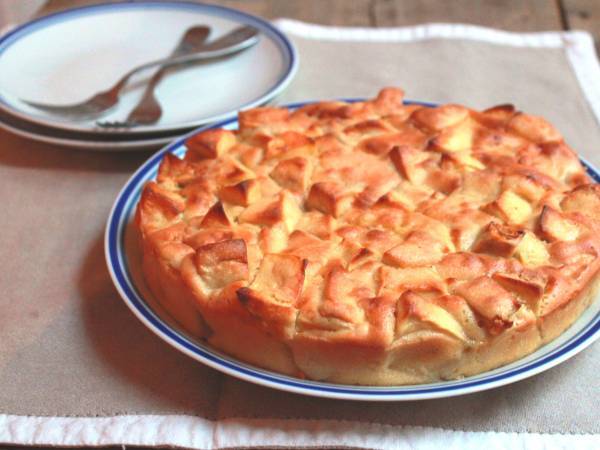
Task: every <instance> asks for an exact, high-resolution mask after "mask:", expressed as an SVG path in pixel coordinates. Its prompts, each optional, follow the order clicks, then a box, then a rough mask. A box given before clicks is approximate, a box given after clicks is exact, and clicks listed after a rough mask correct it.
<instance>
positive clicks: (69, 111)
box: [22, 100, 107, 119]
mask: <svg viewBox="0 0 600 450" xmlns="http://www.w3.org/2000/svg"><path fill="white" fill-rule="evenodd" d="M22 102H23V103H26V104H27V105H29V106H32V107H33V108H36V109H39V110H41V111H47V112H49V113H53V114H60V115H62V116H77V117H80V118H82V119H85V118H89V117H97V116H98V114H100V113H103V112H105V111H107V108H102V107H100V106H99V105H96V104H93V103H80V104H73V105H48V104H45V103H38V102H32V101H29V100H22Z"/></svg>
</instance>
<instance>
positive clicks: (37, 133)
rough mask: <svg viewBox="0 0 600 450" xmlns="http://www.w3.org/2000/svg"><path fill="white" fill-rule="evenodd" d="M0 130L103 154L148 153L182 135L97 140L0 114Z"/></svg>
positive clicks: (47, 142) (98, 138) (33, 139)
mask: <svg viewBox="0 0 600 450" xmlns="http://www.w3.org/2000/svg"><path fill="white" fill-rule="evenodd" d="M0 128H2V129H4V130H6V131H8V132H10V133H12V134H16V135H17V136H21V137H23V138H26V139H30V140H32V141H38V142H43V143H46V144H52V145H59V146H61V147H69V148H73V149H78V150H93V151H102V152H120V151H132V150H136V151H138V150H139V151H147V150H156V149H158V148H160V147H163V146H164V145H166V144H168V143H169V142H171V141H173V139H175V138H176V137H177V136H178V135H180V134H181V133H176V134H170V135H166V136H159V135H157V136H153V137H145V138H142V137H138V138H137V139H124V137H120V138H119V139H114V138H113V139H104V140H101V139H100V138H101V137H103V136H102V135H99V136H98V137H96V138H90V137H89V136H81V135H80V134H77V133H73V132H64V131H62V130H52V129H49V128H46V127H42V126H39V125H36V124H31V123H28V122H24V121H22V120H19V119H15V118H14V117H12V116H9V115H6V114H3V113H2V112H0Z"/></svg>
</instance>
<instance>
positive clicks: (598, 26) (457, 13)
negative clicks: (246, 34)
mask: <svg viewBox="0 0 600 450" xmlns="http://www.w3.org/2000/svg"><path fill="white" fill-rule="evenodd" d="M96 3H103V2H102V1H100V0H49V1H48V2H47V4H46V5H45V6H44V7H43V8H42V9H41V10H40V11H39V12H38V14H37V16H38V17H39V16H44V15H47V14H50V13H53V12H57V11H61V10H64V9H68V8H72V7H76V6H84V5H93V4H96ZM210 3H215V4H219V5H223V6H228V7H231V8H236V9H239V10H242V11H245V12H248V13H251V14H255V15H258V16H261V17H264V18H266V19H273V18H278V17H288V18H294V19H298V20H303V21H306V22H313V23H320V24H325V25H341V26H361V27H395V26H408V25H415V24H420V23H426V22H446V23H448V22H449V23H470V24H475V25H482V26H487V27H493V28H500V29H504V30H509V31H548V30H571V29H583V30H586V31H589V32H590V33H591V34H592V35H593V36H594V39H595V41H596V49H597V51H598V50H600V0H452V1H448V0H213V1H211V2H210ZM599 53H600V52H599ZM11 448H13V447H11ZM14 448H15V449H16V448H19V447H14ZM55 448H56V447H53V449H55ZM71 448H72V447H71ZM105 448H107V449H109V450H122V449H125V446H119V447H105ZM130 448H132V447H130ZM136 448H140V447H136ZM38 450H51V448H50V447H48V448H41V447H38ZM148 450H150V449H148Z"/></svg>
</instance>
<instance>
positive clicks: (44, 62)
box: [0, 0, 299, 136]
mask: <svg viewBox="0 0 600 450" xmlns="http://www.w3.org/2000/svg"><path fill="white" fill-rule="evenodd" d="M126 14H130V15H131V14H135V15H136V16H135V17H136V18H137V19H136V20H138V21H139V20H146V21H152V20H155V21H158V22H156V23H155V22H151V25H152V26H151V27H149V26H144V29H146V30H148V29H149V28H150V29H152V28H153V31H152V33H154V34H151V35H150V36H151V39H153V41H152V42H151V44H152V43H154V44H156V43H157V42H155V40H156V41H158V43H160V44H161V45H162V44H163V43H167V42H166V41H167V39H168V41H169V45H171V44H170V41H171V40H174V39H177V38H178V36H174V34H175V33H182V32H183V29H185V28H186V27H187V26H190V25H191V24H206V25H209V26H211V27H212V28H213V32H212V34H220V33H222V32H224V31H226V30H227V29H230V28H232V27H233V26H236V25H252V26H254V27H255V28H257V29H258V30H259V31H260V32H261V41H259V43H258V44H257V45H256V46H255V47H253V48H251V49H249V50H246V51H245V52H242V53H240V54H239V55H237V56H235V57H234V58H229V60H225V61H223V62H218V63H213V64H210V65H207V66H202V67H199V68H198V69H196V68H192V69H190V70H194V73H193V75H194V76H193V77H190V75H189V74H188V75H186V74H185V71H183V75H180V72H178V73H176V74H174V75H173V74H171V75H170V76H169V77H167V80H166V81H165V84H167V85H169V83H170V86H171V89H172V90H173V89H175V91H173V92H174V93H172V94H171V95H170V96H169V97H168V99H167V100H168V101H167V102H166V103H167V104H166V105H164V104H163V106H165V108H164V109H166V111H165V112H166V113H169V111H171V110H172V109H174V108H175V109H177V108H179V109H181V106H182V105H181V102H180V100H181V92H179V91H178V90H177V89H179V88H180V87H181V85H184V86H185V85H188V86H189V85H190V80H191V81H192V82H193V83H195V84H193V86H194V89H195V87H196V86H198V87H200V86H210V87H212V88H207V89H208V91H205V93H206V92H210V93H211V94H210V95H213V93H214V95H216V94H217V93H219V95H220V97H222V98H225V99H226V100H223V106H222V107H219V108H217V109H215V110H214V111H212V110H211V112H205V113H203V112H202V111H199V112H198V113H197V114H196V110H195V109H190V108H191V106H189V105H187V104H186V105H184V106H185V107H186V108H187V109H186V111H187V113H186V114H187V115H185V119H181V120H178V121H174V122H173V121H171V122H167V123H161V122H159V123H158V124H154V125H141V126H137V127H135V128H130V129H126V128H125V129H122V128H116V129H106V128H99V127H97V126H95V124H94V120H87V121H81V122H75V121H67V120H63V119H61V118H58V117H55V116H52V115H49V114H45V113H43V112H42V111H39V110H36V109H34V108H31V107H29V106H28V105H27V104H25V103H23V102H22V101H20V100H19V98H18V97H19V96H18V95H16V94H15V93H13V92H11V91H10V90H7V89H5V88H3V89H2V91H1V92H0V111H2V112H3V113H5V114H8V115H11V116H13V117H14V118H15V119H19V120H22V121H24V122H28V123H31V124H35V125H38V126H42V127H47V128H49V129H55V130H62V131H66V132H78V133H88V134H91V135H98V134H102V135H116V136H125V135H126V136H140V135H148V134H157V133H162V134H165V133H172V132H173V131H177V130H178V131H179V132H184V131H188V130H190V129H192V128H197V127H199V126H201V125H205V124H208V123H213V122H216V121H221V120H227V119H229V118H233V117H235V116H236V114H237V111H238V110H240V109H247V108H253V107H256V106H259V105H262V104H265V103H267V102H268V101H270V100H272V99H273V98H274V97H276V96H277V95H279V94H280V93H281V92H282V91H283V90H284V89H285V88H286V87H287V86H288V85H289V83H290V82H291V80H292V79H293V77H294V75H295V74H296V72H297V69H298V63H299V58H298V54H297V51H296V49H295V47H294V45H293V44H292V42H291V41H290V40H289V39H288V38H287V37H286V36H285V34H283V33H282V32H281V31H279V30H278V29H277V28H276V27H274V26H273V25H272V24H271V23H269V22H267V21H266V20H263V19H261V18H259V17H255V16H252V15H250V14H247V13H244V12H242V11H238V10H235V9H230V8H226V7H223V6H218V5H211V4H202V3H192V2H186V1H159V0H155V1H152V0H147V1H135V2H125V3H108V4H99V5H91V6H85V7H80V8H74V9H69V10H66V11H61V12H57V13H54V14H50V15H48V16H45V17H41V18H39V19H36V20H33V21H31V22H28V23H25V24H23V25H21V26H19V27H16V28H15V29H13V30H11V31H10V32H8V33H7V34H5V35H4V36H2V37H0V69H1V70H2V71H3V72H4V75H3V76H2V77H0V81H1V80H5V83H8V86H9V87H10V86H13V89H15V86H17V87H19V83H29V85H31V83H33V88H32V89H33V90H35V89H38V88H37V87H36V86H38V87H39V86H46V85H45V84H43V83H45V82H46V80H38V78H37V76H36V77H35V78H32V75H30V74H29V72H30V71H31V69H32V67H31V65H33V66H34V67H33V69H35V70H38V72H32V73H38V75H39V73H47V72H48V71H50V72H52V70H56V71H59V72H57V73H56V74H53V75H52V76H51V77H50V78H49V79H50V80H51V81H48V83H49V84H48V85H49V86H53V87H52V90H53V95H58V93H60V94H61V95H64V94H65V93H66V94H69V95H71V94H70V91H72V88H70V87H69V86H73V83H75V84H74V85H75V87H77V86H78V84H79V83H80V82H83V83H85V82H86V80H85V78H86V77H91V78H93V75H94V73H93V71H91V69H89V70H87V69H86V70H87V71H85V72H81V74H85V75H86V76H85V77H79V78H78V79H77V82H74V81H72V82H70V83H71V84H70V85H68V86H65V83H66V81H64V80H67V79H69V78H68V76H69V74H63V75H61V74H62V72H64V71H69V70H71V68H72V67H74V69H73V70H75V72H73V73H80V72H79V71H80V69H81V68H80V66H81V64H80V63H79V65H77V64H76V63H75V62H73V59H77V58H82V57H85V58H88V59H86V60H85V61H93V60H94V59H93V58H98V55H99V56H100V57H103V58H105V60H106V58H107V56H106V55H105V54H106V53H107V52H109V50H107V49H106V48H104V47H102V46H103V45H104V46H106V45H109V46H110V45H115V44H114V42H113V41H114V39H113V40H112V41H110V44H106V43H105V42H102V39H103V38H101V37H98V36H97V34H98V33H103V34H102V36H103V37H104V38H107V37H111V36H112V37H113V38H114V36H116V35H117V34H118V33H119V32H124V30H127V29H130V28H131V30H134V26H133V25H132V26H131V27H129V26H128V25H124V24H123V23H122V22H123V20H125V19H124V18H123V17H119V16H120V15H126ZM164 16H168V17H167V18H166V19H164V18H163V17H164ZM127 17H128V19H127V20H129V16H127ZM116 19H120V21H119V22H118V23H119V24H120V25H119V27H121V28H118V27H117V29H116V30H112V32H110V31H108V32H104V31H102V30H103V29H104V28H106V27H107V24H110V25H111V26H113V27H115V25H114V23H115V22H114V20H116ZM90 20H96V22H92V23H94V25H93V27H92V28H90V27H88V26H87V25H86V27H87V28H82V29H81V31H80V33H82V34H81V35H80V36H79V38H78V40H79V41H81V42H85V44H80V45H84V46H85V48H83V49H81V48H76V49H70V48H69V47H72V46H65V45H64V42H62V41H63V40H64V39H65V36H64V35H65V34H68V33H72V32H73V31H72V29H73V28H74V27H76V26H78V27H82V26H83V25H82V23H83V22H84V23H86V24H88V23H89V22H90ZM161 20H165V23H164V24H161V22H160V21H161ZM98 21H101V22H98ZM127 23H129V22H127ZM163 25H164V26H165V27H169V28H165V29H166V30H172V32H171V33H168V34H165V33H167V31H161V29H162V27H163ZM136 26H138V27H139V26H140V25H139V23H137V24H136ZM61 27H62V28H61ZM99 28H102V29H101V30H100V31H98V29H99ZM77 29H78V30H79V28H77ZM135 29H137V28H135ZM57 30H63V31H57ZM86 30H88V31H86ZM89 30H95V31H89ZM86 33H88V34H89V35H87V34H86ZM129 33H130V34H131V33H133V31H131V32H129ZM160 33H162V34H160ZM155 35H156V37H155ZM42 36H45V37H44V38H43V39H42ZM48 36H50V38H48ZM57 36H59V38H57ZM134 38H138V39H137V41H139V40H140V39H139V38H140V36H138V35H137V34H133V35H128V36H126V42H125V43H120V44H119V49H122V51H124V52H125V51H127V52H128V53H127V55H126V56H127V57H128V58H129V59H132V60H135V61H137V59H136V58H137V57H138V56H139V55H136V53H139V51H140V48H145V51H147V52H152V53H151V54H152V56H151V57H148V56H147V57H146V59H144V60H143V61H140V62H145V61H147V60H149V59H157V58H160V57H163V56H164V54H162V53H161V54H156V51H154V50H152V47H153V45H146V46H145V47H140V46H139V45H138V44H137V42H135V41H136V39H134ZM36 39H37V40H36ZM44 39H46V40H49V42H48V45H47V49H48V48H49V49H50V51H52V52H54V53H52V55H50V56H52V58H50V60H49V59H48V57H49V55H48V53H47V52H46V51H44V52H42V51H41V50H39V45H35V44H33V43H32V42H36V43H38V44H39V42H40V41H41V40H44ZM211 39H213V37H212V36H211ZM128 40H129V41H132V42H131V43H128V42H129V41H128ZM119 42H121V41H119ZM134 44H135V45H134ZM19 45H20V46H21V47H18V46H19ZM128 45H129V46H130V47H129V46H128ZM154 46H155V45H154ZM73 47H74V48H75V47H76V46H75V45H74V46H73ZM16 49H19V52H17V50H16ZM21 49H25V52H24V54H23V51H22V50H21ZM47 49H46V50H47ZM110 49H112V47H110ZM32 52H34V53H32ZM61 52H67V53H64V54H63V53H61ZM69 52H71V53H69ZM73 52H79V53H73ZM61 54H63V56H62V57H61V58H63V59H65V58H66V59H65V62H64V64H65V65H63V66H56V67H55V68H54V69H47V67H48V64H49V61H51V60H55V59H57V58H58V56H57V55H61ZM32 55H35V58H33V57H32ZM64 55H67V56H64ZM74 55H77V58H75V56H74ZM92 55H93V56H92ZM17 56H19V57H21V56H22V57H23V58H24V59H23V58H21V62H20V63H18V64H21V66H22V65H24V64H26V62H24V61H29V62H30V63H31V64H29V63H27V64H29V66H27V67H21V66H19V65H18V64H17V62H15V61H19V58H17ZM124 57H125V56H124V55H122V54H119V56H118V58H117V57H116V56H115V61H116V62H118V63H119V64H120V63H121V62H122V61H121V60H122V59H123V58H124ZM7 58H8V62H5V63H3V61H4V60H5V59H7ZM119 58H121V59H119ZM236 58H237V59H236ZM244 58H245V59H244ZM38 59H39V60H40V61H39V62H38ZM234 60H235V61H237V63H236V64H238V63H239V64H238V65H236V66H233V65H227V66H223V68H222V69H219V72H207V71H209V69H210V70H217V69H214V68H215V67H217V66H218V65H219V64H229V63H231V64H234V63H233V61H234ZM34 61H35V62H34ZM101 61H102V60H101ZM108 61H112V60H110V59H109V60H108ZM228 61H229V62H228ZM240 61H243V62H240ZM2 64H5V65H7V67H5V68H2ZM11 64H12V66H11ZM15 64H17V66H14V65H15ZM98 64H102V63H98ZM240 64H242V65H241V66H240ZM109 65H110V64H104V65H102V66H101V67H107V66H109ZM134 65H135V64H134ZM35 66H39V67H40V68H37V69H36V67H35ZM11 67H12V68H11ZM119 67H120V66H119ZM124 67H126V68H130V67H131V63H129V64H128V65H126V66H124ZM240 68H241V69H243V70H241V71H240ZM7 69H10V71H9V72H10V74H11V75H7ZM94 69H95V70H96V71H97V70H98V69H99V67H95V66H94ZM39 70H43V71H44V72H39ZM81 70H83V69H81ZM15 71H16V72H15ZM61 71H62V72H61ZM124 72H126V70H123V71H122V73H124ZM110 73H111V75H110V76H109V81H107V80H106V79H105V78H106V77H104V78H102V79H101V80H99V81H98V80H96V82H95V84H94V85H93V87H90V86H89V85H85V86H87V88H86V89H85V92H87V91H88V90H89V93H88V94H89V95H91V94H92V92H98V91H99V90H101V89H104V88H107V87H108V85H107V84H111V83H112V82H114V81H116V80H117V79H118V77H119V76H120V74H121V72H119V73H112V71H111V72H110ZM209 73H214V75H209ZM232 73H238V74H239V75H238V76H239V77H242V76H243V77H244V80H246V83H245V84H244V83H242V82H241V81H239V80H237V79H233V78H231V79H230V77H231V75H227V74H232ZM19 74H21V75H19ZM59 75H60V76H61V77H62V79H63V81H62V82H59V81H57V77H58V76H59ZM178 76H182V77H186V78H184V79H185V80H186V83H183V82H179V81H178V80H179V79H178V78H176V77H178ZM211 76H212V77H213V78H210V77H211ZM215 77H216V78H215ZM20 78H22V79H23V80H25V81H20V80H19V79H20ZM113 78H114V80H113ZM94 79H95V78H94ZM6 80H8V81H6ZM11 80H12V81H11ZM15 80H16V81H15ZM211 80H212V81H211ZM227 80H228V81H227ZM232 80H233V81H232ZM252 80H260V81H256V83H257V84H256V85H255V84H253V83H254V82H253V81H252ZM88 81H89V80H88ZM238 81H239V82H238ZM53 83H59V84H58V85H56V86H60V87H62V88H60V89H59V87H55V85H54V84H53ZM61 83H62V84H61ZM214 83H216V86H213V84H214ZM129 84H135V83H129ZM29 85H28V86H29ZM175 85H177V86H175ZM161 86H162V84H161V85H159V86H158V90H157V92H158V94H157V95H159V100H161V98H160V92H161ZM228 86H233V87H235V86H240V87H239V89H242V87H244V86H245V90H246V91H247V92H248V95H247V96H246V97H247V98H246V99H245V100H244V101H242V102H241V104H235V105H234V104H233V102H234V97H232V95H227V91H230V89H228V88H227V87H228ZM0 87H1V85H0ZM19 89H20V90H23V88H19ZM90 89H91V90H90ZM135 89H137V90H140V89H141V88H140V87H137V88H135ZM215 89H216V91H215ZM137 90H136V92H137ZM38 91H39V89H38ZM54 91H56V92H54ZM28 92H29V91H28ZM28 92H27V93H25V94H21V95H22V96H23V95H24V96H27V95H31V94H30V93H28ZM43 92H47V89H46V91H43ZM242 92H243V91H242ZM194 93H195V94H194V97H193V99H198V100H197V102H196V103H197V104H199V105H203V104H211V103H212V102H211V101H207V99H206V98H205V97H203V96H202V95H201V92H197V91H194ZM250 93H252V96H250ZM38 94H39V92H38ZM190 94H191V93H190V92H187V93H185V95H184V97H185V98H188V99H189V100H190V101H191V100H192V98H190ZM230 94H231V93H230ZM238 94H239V95H243V94H242V93H238ZM34 95H35V94H34ZM89 95H87V94H86V97H88V96H89ZM132 95H133V97H135V96H136V95H137V94H136V93H135V92H134V93H133V94H127V93H126V95H124V96H122V100H121V102H120V104H119V107H117V108H115V112H117V113H118V112H119V111H121V112H120V114H117V115H116V116H114V115H113V112H111V113H109V114H108V115H107V116H106V117H103V120H104V119H106V120H124V119H125V117H126V115H125V116H122V115H123V114H124V113H126V112H127V111H128V109H130V107H133V105H134V104H135V100H136V98H137V97H135V98H133V97H132ZM218 98H219V97H215V99H217V100H218ZM26 99H27V100H34V101H41V102H42V103H44V102H46V101H47V100H44V99H41V100H40V99H38V98H26ZM169 99H170V100H169ZM79 100H83V99H79ZM209 100H210V99H209ZM55 102H56V101H50V102H49V103H55ZM65 102H66V101H65ZM230 102H232V103H231V104H230ZM56 103H61V102H60V101H58V102H56ZM188 103H189V102H188ZM193 107H194V108H195V107H196V106H195V104H194V106H193ZM119 108H122V109H121V110H120V109H119ZM190 114H191V115H190ZM167 115H168V114H167ZM195 115H197V117H195ZM164 116H165V115H163V118H164Z"/></svg>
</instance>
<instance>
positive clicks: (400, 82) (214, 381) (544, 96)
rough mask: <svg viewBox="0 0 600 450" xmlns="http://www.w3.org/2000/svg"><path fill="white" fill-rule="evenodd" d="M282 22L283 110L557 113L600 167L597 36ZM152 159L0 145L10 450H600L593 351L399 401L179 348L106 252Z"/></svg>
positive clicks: (2, 418) (0, 386)
mask: <svg viewBox="0 0 600 450" xmlns="http://www.w3.org/2000/svg"><path fill="white" fill-rule="evenodd" d="M278 24H279V26H280V27H281V28H282V29H283V30H284V31H286V32H288V33H289V35H290V36H291V38H292V40H293V41H294V43H295V44H296V46H297V48H298V52H299V54H300V58H301V62H300V70H299V72H298V75H297V78H296V79H295V81H294V82H293V83H292V85H291V86H290V87H289V89H288V91H287V92H286V93H285V94H284V95H282V96H281V98H280V99H279V101H280V102H288V101H298V100H307V99H321V98H334V97H357V96H373V95H375V94H376V93H377V91H378V89H379V88H380V87H382V86H386V85H397V86H402V87H403V88H405V90H406V92H407V97H408V98H410V99H418V100H426V101H434V102H450V101H452V102H458V103H465V104H468V105H470V106H474V107H481V108H483V107H487V106H491V105H494V104H497V103H506V102H513V103H514V104H516V105H517V106H518V107H519V108H521V109H524V110H526V111H528V112H531V113H534V114H541V115H544V116H545V117H547V118H548V119H550V120H551V121H552V122H553V123H554V124H556V125H557V126H558V128H559V129H560V130H561V131H562V132H563V134H564V135H565V136H566V139H567V141H568V142H569V143H570V144H571V145H572V146H573V147H574V148H575V149H577V150H578V151H579V152H580V153H581V154H582V155H583V156H584V157H586V158H587V159H588V160H589V161H591V162H593V163H594V164H595V165H596V166H600V127H599V126H598V120H597V119H598V118H597V116H596V115H595V114H594V110H596V113H598V112H600V108H599V105H600V102H599V100H600V94H599V92H598V87H597V85H600V69H599V68H598V63H597V61H596V58H595V54H594V51H593V45H592V42H591V38H590V37H589V36H588V35H586V34H583V33H545V34H533V35H522V34H513V33H504V32H498V31H494V30H488V29H481V28H477V27H470V26H460V25H459V26H457V25H431V26H421V27H413V28H404V29H387V30H385V29H384V30H370V29H338V28H328V27H320V26H312V25H307V24H302V23H298V22H293V21H287V20H282V21H279V22H278ZM594 83H595V84H594ZM147 157H148V154H141V153H119V154H115V153H88V152H76V151H72V150H65V149H60V148H57V147H52V146H49V145H43V144H37V143H33V142H28V141H25V140H23V139H20V138H17V137H14V136H11V135H8V134H7V133H4V132H1V133H0V205H1V208H2V211H1V214H0V230H1V231H0V236H1V240H2V246H1V258H2V259H1V261H2V265H1V270H0V289H1V295H0V442H8V443H25V444H34V443H37V444H57V445H84V444H85V445H107V444H112V443H125V444H139V445H159V444H170V445H180V446H188V447H194V448H219V447H235V446H253V445H290V446H291V445H298V446H311V445H336V446H343V445H345V446H354V447H381V448H391V447H394V448H434V446H435V445H442V444H443V445H444V446H445V447H446V448H455V446H456V448H471V447H473V448H476V447H478V446H483V445H500V444H502V443H506V442H511V443H512V444H513V445H515V446H528V445H529V444H532V445H533V443H536V445H538V444H539V445H542V444H543V445H547V447H546V448H553V447H554V446H562V445H564V446H574V445H575V444H576V445H577V448H594V447H596V448H597V447H599V446H600V439H599V438H598V436H599V434H600V424H599V421H598V417H599V416H600V408H599V405H600V386H599V383H598V377H597V374H598V373H599V372H600V346H599V345H598V344H595V345H592V346H591V347H590V348H588V349H587V350H586V351H584V352H582V353H580V354H579V355H577V356H576V357H574V358H572V359H571V360H569V361H567V362H565V363H563V364H561V365H560V366H558V367H556V368H554V369H551V370H549V371H547V372H545V373H543V374H540V375H537V376H535V377H533V378H530V379H527V380H524V381H521V382H518V383H516V384H513V385H510V386H505V387H502V388H499V389H495V390H491V391H487V392H482V393H477V394H471V395H466V396H462V397H455V398H450V399H442V400H430V401H422V402H396V403H366V402H351V401H338V400H325V399H318V398H311V397H303V396H300V395H294V394H288V393H284V392H279V391H275V390H271V389H268V388H263V387H259V386H255V385H252V384H249V383H246V382H242V381H238V380H236V379H234V378H231V377H228V376H223V375H221V374H219V373H218V372H216V371H214V370H212V369H209V368H207V367H205V366H203V365H202V364H200V363H198V362H195V361H193V360H192V359H190V358H188V357H186V356H184V355H183V354H181V353H179V352H177V351H176V350H174V349H172V348H170V347H169V346H168V345H167V344H165V343H164V342H163V341H161V340H160V339H159V338H157V337H155V336H154V335H153V334H152V333H151V332H150V331H148V330H147V329H145V328H144V326H143V325H142V324H141V323H140V322H139V321H138V320H137V319H136V318H135V317H134V315H133V314H132V313H131V312H130V311H129V310H128V309H127V307H126V306H125V305H124V303H123V302H122V300H121V299H120V298H119V296H118V294H117V292H116V290H115V288H114V287H113V285H112V283H111V280H110V278H109V275H108V271H107V269H106V265H105V261H104V254H103V245H102V240H103V233H104V225H105V221H106V218H107V215H108V213H109V210H110V207H111V205H112V202H113V200H114V198H115V196H116V195H117V193H118V191H119V189H120V188H121V186H122V184H123V183H124V182H125V181H126V180H127V178H128V177H129V175H130V173H131V172H132V171H133V170H134V169H135V168H136V167H137V166H138V165H139V164H141V163H142V162H143V161H144V160H145V159H146V158H147ZM430 446H431V447H430Z"/></svg>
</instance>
